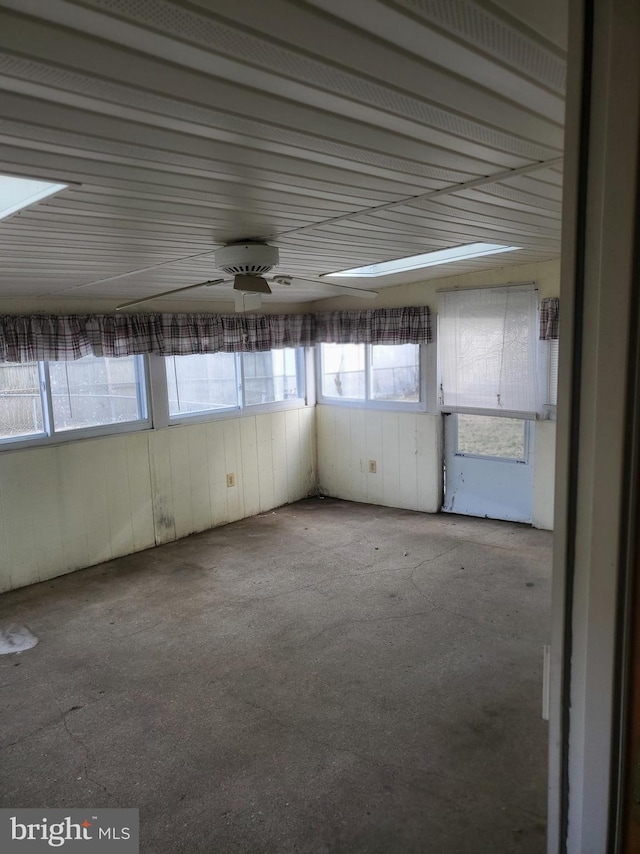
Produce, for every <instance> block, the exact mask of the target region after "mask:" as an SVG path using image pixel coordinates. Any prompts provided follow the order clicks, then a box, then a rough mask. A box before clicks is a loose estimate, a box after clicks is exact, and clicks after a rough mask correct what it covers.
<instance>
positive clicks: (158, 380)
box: [152, 347, 312, 428]
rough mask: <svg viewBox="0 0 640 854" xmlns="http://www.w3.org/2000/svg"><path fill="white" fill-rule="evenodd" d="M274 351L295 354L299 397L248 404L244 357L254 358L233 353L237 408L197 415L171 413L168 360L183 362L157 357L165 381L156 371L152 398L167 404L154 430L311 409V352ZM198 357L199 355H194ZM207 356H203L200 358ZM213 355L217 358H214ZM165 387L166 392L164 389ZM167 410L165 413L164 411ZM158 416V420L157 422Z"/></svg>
mask: <svg viewBox="0 0 640 854" xmlns="http://www.w3.org/2000/svg"><path fill="white" fill-rule="evenodd" d="M274 349H290V350H295V354H296V355H295V357H296V380H297V388H298V396H297V397H293V398H288V399H286V400H274V401H270V402H268V403H246V402H245V386H246V383H245V376H244V362H243V359H242V357H243V356H244V355H252V354H251V353H247V354H245V353H242V352H239V353H233V354H232V355H233V356H234V361H235V368H236V390H237V400H238V404H237V406H225V407H220V408H218V409H204V410H200V411H198V412H178V413H176V414H175V415H172V414H171V413H170V411H169V396H168V389H167V377H166V367H165V365H166V358H180V356H175V357H173V356H169V357H165V356H158V357H156V358H157V361H158V362H159V363H160V367H161V368H162V373H163V377H159V376H156V374H159V373H160V371H159V370H157V371H153V372H152V374H153V376H154V390H155V395H154V393H153V391H152V398H154V399H155V398H157V397H164V400H165V401H166V404H165V407H164V408H163V411H161V412H157V413H156V411H155V409H154V427H156V428H160V427H164V426H167V427H168V426H171V427H175V426H179V425H181V424H182V425H185V424H198V423H201V422H206V421H221V420H225V419H229V418H238V417H240V416H242V415H251V414H256V415H259V414H262V413H268V412H282V411H285V410H287V409H302V408H303V407H306V406H309V405H310V404H309V383H308V381H307V377H308V371H307V359H308V358H309V353H308V351H309V350H310V349H312V348H308V347H288V348H274ZM258 352H262V353H270V352H272V350H261V351H258ZM194 355H198V354H194ZM201 355H204V354H201ZM211 355H215V353H214V354H211ZM162 386H164V388H162ZM164 409H166V411H164ZM156 415H157V416H158V417H157V418H156Z"/></svg>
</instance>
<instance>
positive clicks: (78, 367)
mask: <svg viewBox="0 0 640 854" xmlns="http://www.w3.org/2000/svg"><path fill="white" fill-rule="evenodd" d="M49 379H50V384H51V403H52V409H53V426H54V429H55V430H57V431H64V430H78V429H80V428H82V427H98V426H100V425H104V424H119V423H123V422H127V421H138V420H140V419H141V418H144V417H145V413H144V412H141V411H140V400H141V395H140V388H139V380H138V372H137V370H136V357H135V356H126V357H122V358H118V359H112V358H98V357H96V356H85V357H84V358H82V359H77V360H76V361H74V362H49Z"/></svg>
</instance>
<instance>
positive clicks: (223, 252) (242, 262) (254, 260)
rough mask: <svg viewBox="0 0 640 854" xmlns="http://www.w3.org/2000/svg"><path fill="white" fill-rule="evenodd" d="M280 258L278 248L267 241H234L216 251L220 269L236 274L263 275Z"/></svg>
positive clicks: (217, 263) (217, 265) (217, 264)
mask: <svg viewBox="0 0 640 854" xmlns="http://www.w3.org/2000/svg"><path fill="white" fill-rule="evenodd" d="M279 258H280V255H279V252H278V248H277V247H276V246H269V245H268V244H267V243H233V244H231V246H223V247H222V248H221V249H216V251H215V259H216V267H217V268H218V270H223V271H224V272H225V273H229V274H231V275H234V276H237V275H241V276H262V275H264V274H265V273H268V272H269V270H271V268H272V267H275V266H276V265H277V263H278V261H279Z"/></svg>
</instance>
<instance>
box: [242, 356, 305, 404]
mask: <svg viewBox="0 0 640 854" xmlns="http://www.w3.org/2000/svg"><path fill="white" fill-rule="evenodd" d="M242 369H243V374H244V403H245V406H254V405H256V404H259V403H274V402H275V401H277V400H293V399H295V398H298V397H301V396H302V394H301V392H300V390H299V389H298V370H297V360H296V351H295V350H294V349H291V348H285V349H283V350H269V351H267V352H264V353H244V354H243V355H242Z"/></svg>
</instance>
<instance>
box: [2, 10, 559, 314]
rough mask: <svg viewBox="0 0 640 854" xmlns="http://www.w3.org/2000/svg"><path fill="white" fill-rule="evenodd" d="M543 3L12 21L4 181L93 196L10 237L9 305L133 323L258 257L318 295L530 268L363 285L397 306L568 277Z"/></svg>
mask: <svg viewBox="0 0 640 854" xmlns="http://www.w3.org/2000/svg"><path fill="white" fill-rule="evenodd" d="M534 5H535V10H532V9H531V8H530V7H531V6H532V4H530V3H527V2H525V0H496V2H490V0H482V2H480V0H478V2H471V0H385V2H382V0H309V2H303V0H190V2H169V0H0V173H4V174H9V175H18V176H25V177H34V178H41V179H51V180H53V181H62V182H66V183H69V184H70V186H69V188H68V189H66V190H64V191H63V192H62V193H60V194H59V195H56V196H54V197H52V198H50V199H48V200H45V201H43V202H41V203H39V204H37V205H36V206H34V207H32V208H29V209H27V210H24V211H22V212H21V213H19V214H16V215H14V216H12V217H10V218H8V219H5V220H3V221H1V222H0V297H4V298H16V299H22V300H24V299H36V300H42V301H43V304H44V301H47V302H48V303H51V302H52V301H54V302H55V303H57V304H60V305H65V306H66V307H68V306H70V305H72V306H74V307H75V308H77V310H78V311H82V307H83V304H88V303H87V301H89V300H94V301H95V300H103V299H104V300H107V301H111V302H112V303H113V305H115V304H116V303H118V302H122V301H123V300H130V299H134V298H136V297H144V296H149V295H151V294H154V293H159V292H161V291H165V290H168V289H171V288H177V287H180V286H183V285H190V284H193V283H196V282H198V281H200V280H206V279H210V278H214V277H216V275H217V273H216V268H215V265H214V255H213V252H214V250H215V249H216V248H217V247H220V246H222V245H223V244H225V243H227V242H233V241H241V240H249V239H253V240H258V239H261V240H267V241H269V242H270V243H272V244H274V245H276V246H278V247H279V248H280V265H279V267H278V268H277V269H276V270H274V272H275V273H286V274H292V275H300V276H306V277H312V278H313V277H316V276H318V275H320V274H323V273H329V272H331V271H335V270H340V269H344V268H345V267H354V266H357V265H363V264H371V263H374V262H377V261H383V260H388V259H391V258H397V257H401V256H405V255H412V254H417V253H421V252H427V251H430V250H432V249H442V248H446V247H451V246H456V245H460V244H465V243H473V242H478V241H484V242H491V243H503V244H509V245H516V246H519V247H521V249H519V250H518V251H517V252H511V253H509V254H508V256H504V258H508V261H504V260H503V259H502V258H500V257H498V256H497V257H496V258H492V257H486V258H478V259H474V260H470V261H466V262H458V263H455V264H448V265H446V266H442V267H432V268H429V269H427V270H422V271H420V270H417V271H413V272H410V273H404V274H396V275H393V276H387V277H384V278H378V279H373V280H358V282H357V284H358V287H368V288H376V289H379V288H380V287H385V286H388V285H394V284H398V283H403V282H409V281H422V280H425V279H427V278H433V277H437V276H444V275H453V274H455V273H460V272H468V271H471V270H477V269H486V268H490V267H495V266H499V265H500V264H501V263H509V264H512V263H527V262H531V261H537V260H543V259H548V258H554V257H557V256H558V255H559V245H560V217H561V209H560V207H561V190H562V187H561V184H562V161H561V156H562V145H563V136H562V121H563V115H564V98H563V95H564V77H565V54H564V49H563V45H564V41H565V31H566V20H565V16H564V14H563V10H562V4H561V3H559V2H556V0H538V2H536V3H535V4H534ZM230 293H231V292H230V290H229V288H227V287H226V286H217V287H211V288H207V289H203V290H191V291H187V292H185V294H184V295H183V296H181V297H180V300H181V301H184V304H185V306H186V307H187V308H188V306H189V305H190V304H192V303H191V301H192V300H199V301H203V300H206V301H208V302H211V304H212V307H213V308H215V304H216V302H217V301H218V300H227V299H229V297H230ZM323 295H324V294H322V293H321V292H320V291H318V290H315V289H314V286H313V285H307V286H305V287H298V288H296V289H285V288H283V289H278V290H277V291H274V294H273V296H272V297H270V298H267V299H271V300H274V301H278V302H282V301H286V300H292V301H302V300H314V299H317V298H319V297H321V296H323ZM174 302H175V300H174ZM371 305H373V303H371ZM151 306H157V307H158V308H161V307H162V302H161V301H159V302H158V303H151V304H149V307H151Z"/></svg>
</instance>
